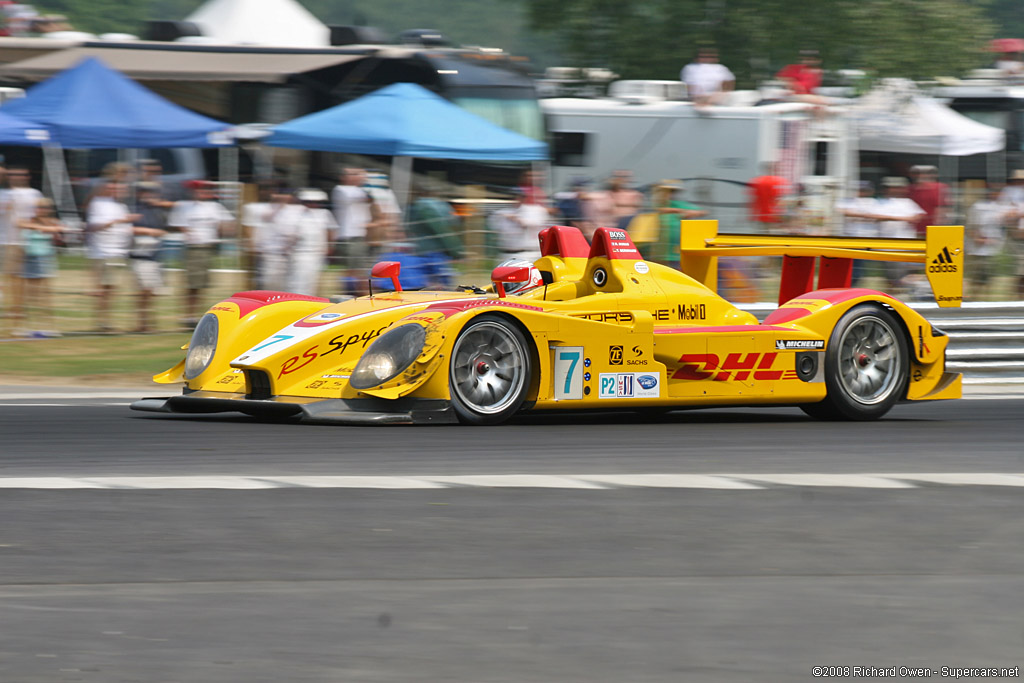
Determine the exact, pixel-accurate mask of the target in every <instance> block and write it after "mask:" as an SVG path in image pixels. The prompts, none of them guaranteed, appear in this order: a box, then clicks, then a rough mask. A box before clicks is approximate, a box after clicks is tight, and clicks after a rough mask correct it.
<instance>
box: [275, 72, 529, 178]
mask: <svg viewBox="0 0 1024 683" xmlns="http://www.w3.org/2000/svg"><path fill="white" fill-rule="evenodd" d="M264 142H265V143H266V144H268V145H272V146H274V147H290V148H292V149H307V150H317V151H321V152H347V153H350V154H374V155H380V156H397V157H425V158H430V159H461V160H478V161H540V160H545V159H547V158H548V148H547V145H546V144H544V143H543V142H540V141H538V140H534V139H533V138H528V137H526V136H525V135H520V134H519V133H514V132H512V131H510V130H506V129H505V128H502V127H500V126H497V125H495V124H493V123H491V122H490V121H488V120H486V119H483V118H481V117H479V116H477V115H476V114H471V113H470V112H468V111H466V110H465V109H462V108H461V107H459V106H457V105H454V104H452V103H451V102H449V101H448V100H446V99H444V98H443V97H440V96H438V95H435V94H434V93H432V92H430V91H429V90H427V89H426V88H423V87H421V86H419V85H415V84H413V83H394V84H392V85H389V86H387V87H385V88H381V89H380V90H377V91H375V92H372V93H370V94H369V95H366V96H364V97H361V98H359V99H358V100H354V101H352V102H347V103H345V104H340V105H338V106H336V107H332V108H331V109H325V110H324V111H320V112H316V113H314V114H309V115H307V116H302V117H300V118H297V119H294V120H292V121H288V122H287V123H282V124H281V125H279V126H275V127H274V131H273V133H272V134H271V135H270V137H268V138H267V139H266V140H264Z"/></svg>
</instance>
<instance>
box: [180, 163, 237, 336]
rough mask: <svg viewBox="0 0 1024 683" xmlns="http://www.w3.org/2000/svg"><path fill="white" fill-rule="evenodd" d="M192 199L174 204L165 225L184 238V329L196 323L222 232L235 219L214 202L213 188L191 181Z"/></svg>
mask: <svg viewBox="0 0 1024 683" xmlns="http://www.w3.org/2000/svg"><path fill="white" fill-rule="evenodd" d="M188 188H189V189H190V190H191V191H192V196H193V198H192V199H191V200H184V201H180V202H175V204H174V208H173V209H171V215H170V217H169V218H168V219H167V225H168V226H169V227H171V228H177V229H178V230H180V231H181V232H182V233H183V234H184V235H185V318H184V319H183V320H182V321H181V324H182V325H183V326H187V327H193V326H195V324H196V323H197V322H198V319H197V313H198V307H199V295H200V294H201V293H202V291H203V290H204V289H206V288H207V287H208V286H209V284H210V267H211V266H212V265H213V257H214V256H215V254H216V251H217V242H218V240H219V239H220V236H221V233H224V232H227V231H228V230H230V227H231V222H232V221H233V220H234V217H233V216H232V215H231V212H229V211H228V210H227V209H226V208H224V205H223V204H221V203H220V202H218V201H216V199H215V196H216V192H215V189H214V186H213V185H212V184H211V183H209V182H206V181H203V180H195V181H191V182H190V183H189V185H188Z"/></svg>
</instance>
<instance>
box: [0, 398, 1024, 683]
mask: <svg viewBox="0 0 1024 683" xmlns="http://www.w3.org/2000/svg"><path fill="white" fill-rule="evenodd" d="M0 396H2V395H0ZM124 403H126V400H125V399H103V398H94V399H55V398H52V397H44V398H32V397H31V396H29V397H18V398H10V399H8V400H3V399H2V397H0V519H3V524H2V525H0V681H4V682H6V681H12V682H16V683H20V682H22V681H25V682H34V681H47V682H49V681H89V682H97V683H99V682H102V683H108V682H112V681H140V682H145V683H153V682H156V683H160V682H171V681H181V682H186V681H187V682H192V681H200V682H203V683H219V682H228V681H230V682H235V681H239V682H263V681H266V682H271V681H273V682H278V681H316V682H321V681H323V682H328V681H330V682H336V681H337V682H346V683H347V682H349V681H354V682H363V681H365V682H367V683H371V682H372V683H377V682H381V681H387V682H395V683H398V682H403V683H404V682H406V681H410V682H419V681H424V682H426V681H465V682H467V683H469V682H481V683H490V682H492V681H494V682H498V681H501V682H504V681H508V682H520V681H523V682H529V683H532V682H542V681H544V682H547V681H551V682H561V681H573V682H574V681H580V682H582V681H588V682H589V681H598V682H608V683H612V682H614V683H620V682H629V683H632V682H637V683H643V682H647V681H652V682H653V681H658V682H661V681H793V680H811V679H812V669H813V667H814V666H824V667H828V666H839V667H843V666H849V667H854V666H860V667H878V668H883V667H893V666H895V667H897V670H898V669H899V667H925V668H928V669H931V670H933V671H934V672H935V673H933V674H932V676H933V677H934V678H940V677H942V676H941V673H940V672H941V667H943V666H946V667H972V666H973V667H980V666H983V667H1015V666H1021V665H1024V626H1022V620H1021V616H1020V615H1021V614H1024V514H1022V513H1024V476H1016V477H1015V476H1014V475H1024V444H1022V441H1024V426H1022V423H1021V416H1022V415H1024V400H1021V399H1002V400H970V401H966V400H965V401H957V402H947V403H942V404H935V405H909V406H900V407H898V408H897V409H896V410H894V411H893V412H892V413H891V414H890V416H889V417H888V418H887V419H885V420H883V421H880V422H877V423H869V424H826V423H818V422H814V421H811V420H809V419H807V418H805V417H804V416H803V414H802V413H800V412H799V411H795V410H790V409H771V410H753V409H750V410H744V409H729V410H710V411H693V412H680V413H671V414H669V415H664V416H637V415H632V414H628V413H615V414H610V415H599V416H595V415H588V416H572V417H570V416H542V417H535V418H528V419H523V420H521V421H519V422H518V423H516V424H513V425H508V426H502V427H496V428H486V429H481V428H478V429H472V428H461V427H449V426H431V427H386V428H372V427H371V428H365V427H363V428H354V427H333V426H303V425H292V424H264V423H258V422H255V421H253V420H251V419H249V418H244V417H232V416H221V417H210V416H204V417H199V418H181V417H176V416H165V415H152V414H142V413H131V412H129V411H128V409H127V406H126V405H123V404H124ZM109 404H121V405H109ZM654 474H658V475H661V478H660V479H657V478H655V479H651V478H648V479H645V478H644V477H643V476H640V475H654ZM630 475H634V476H633V478H632V479H630ZM695 475H712V476H711V477H710V478H709V479H708V480H707V481H711V482H716V481H721V482H734V483H738V484H739V485H737V486H735V487H728V486H726V484H721V487H714V488H701V486H702V484H701V482H703V481H705V480H703V479H701V478H700V477H697V476H695ZM940 475H941V476H940ZM332 477H333V478H335V479H332ZM337 477H347V479H345V480H344V483H343V484H342V486H343V488H337V487H334V488H319V486H320V484H319V483H317V482H321V483H322V482H325V481H334V482H337V481H340V480H338V479H336V478H337ZM358 477H362V479H358ZM602 477H604V479H602ZM666 477H668V478H667V479H666ZM758 477H760V478H758ZM915 477H916V478H915ZM97 481H99V482H104V483H102V484H96V482H97ZM239 481H242V482H246V481H249V482H257V484H258V487H257V488H253V489H252V490H246V489H244V488H237V487H235V485H236V484H237V483H238V482H239ZM285 481H288V482H291V483H289V484H287V485H285V484H283V483H282V482H285ZM408 481H419V482H424V481H425V482H427V485H425V487H419V488H416V487H413V488H409V489H395V488H378V487H380V486H389V485H391V484H389V483H388V482H391V483H394V482H408ZM602 481H603V482H604V483H600V482H602ZM630 481H633V482H634V483H633V484H632V485H631V484H629V483H628V482H630ZM5 482H6V483H7V484H6V485H8V487H7V488H3V487H4V486H5ZM11 482H14V483H13V484H12V483H11ZM296 482H299V483H296ZM303 482H305V483H303ZM360 482H364V483H365V485H364V484H360ZM438 482H440V483H438ZM574 482H575V483H574ZM580 482H582V483H583V485H584V486H582V487H576V486H577V484H579V483H580ZM595 482H598V483H595ZM609 482H611V483H609ZM624 482H627V483H624ZM643 482H649V483H650V485H644V483H643ZM659 482H660V483H659ZM665 482H668V483H665ZM886 482H888V483H886ZM403 485H404V484H403ZM710 485H712V486H715V484H713V483H712V484H710ZM76 486H87V487H92V486H95V487H96V488H76ZM221 486H223V487H226V488H217V487H221ZM332 486H333V484H332ZM207 487H213V488H207ZM968 680H971V679H968Z"/></svg>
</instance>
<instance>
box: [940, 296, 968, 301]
mask: <svg viewBox="0 0 1024 683" xmlns="http://www.w3.org/2000/svg"><path fill="white" fill-rule="evenodd" d="M963 300H964V298H963V297H962V296H946V295H945V294H939V296H938V297H937V298H936V301H963Z"/></svg>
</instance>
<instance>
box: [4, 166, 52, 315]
mask: <svg viewBox="0 0 1024 683" xmlns="http://www.w3.org/2000/svg"><path fill="white" fill-rule="evenodd" d="M7 178H8V180H9V182H10V187H9V188H8V189H7V190H6V191H5V192H4V193H3V195H2V196H0V219H2V220H3V225H2V226H0V237H2V238H3V239H0V244H3V245H4V247H3V248H4V259H3V273H4V279H5V280H6V292H5V293H4V294H5V296H6V297H8V301H7V303H8V307H9V310H10V317H11V327H12V328H13V329H14V330H16V331H17V329H18V328H19V327H20V326H21V321H22V317H23V315H24V308H23V306H24V301H23V299H24V296H25V281H24V278H22V274H21V271H22V261H23V259H24V248H23V243H24V236H23V235H22V234H21V230H20V228H19V227H18V226H19V225H20V224H21V222H22V221H27V220H29V219H30V218H33V217H34V216H35V215H36V207H38V206H39V200H40V199H42V198H43V193H42V192H40V191H39V190H37V189H35V188H34V187H32V186H31V185H30V184H29V180H30V177H29V172H28V169H27V168H24V167H21V166H12V167H11V168H10V169H8V170H7Z"/></svg>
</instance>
